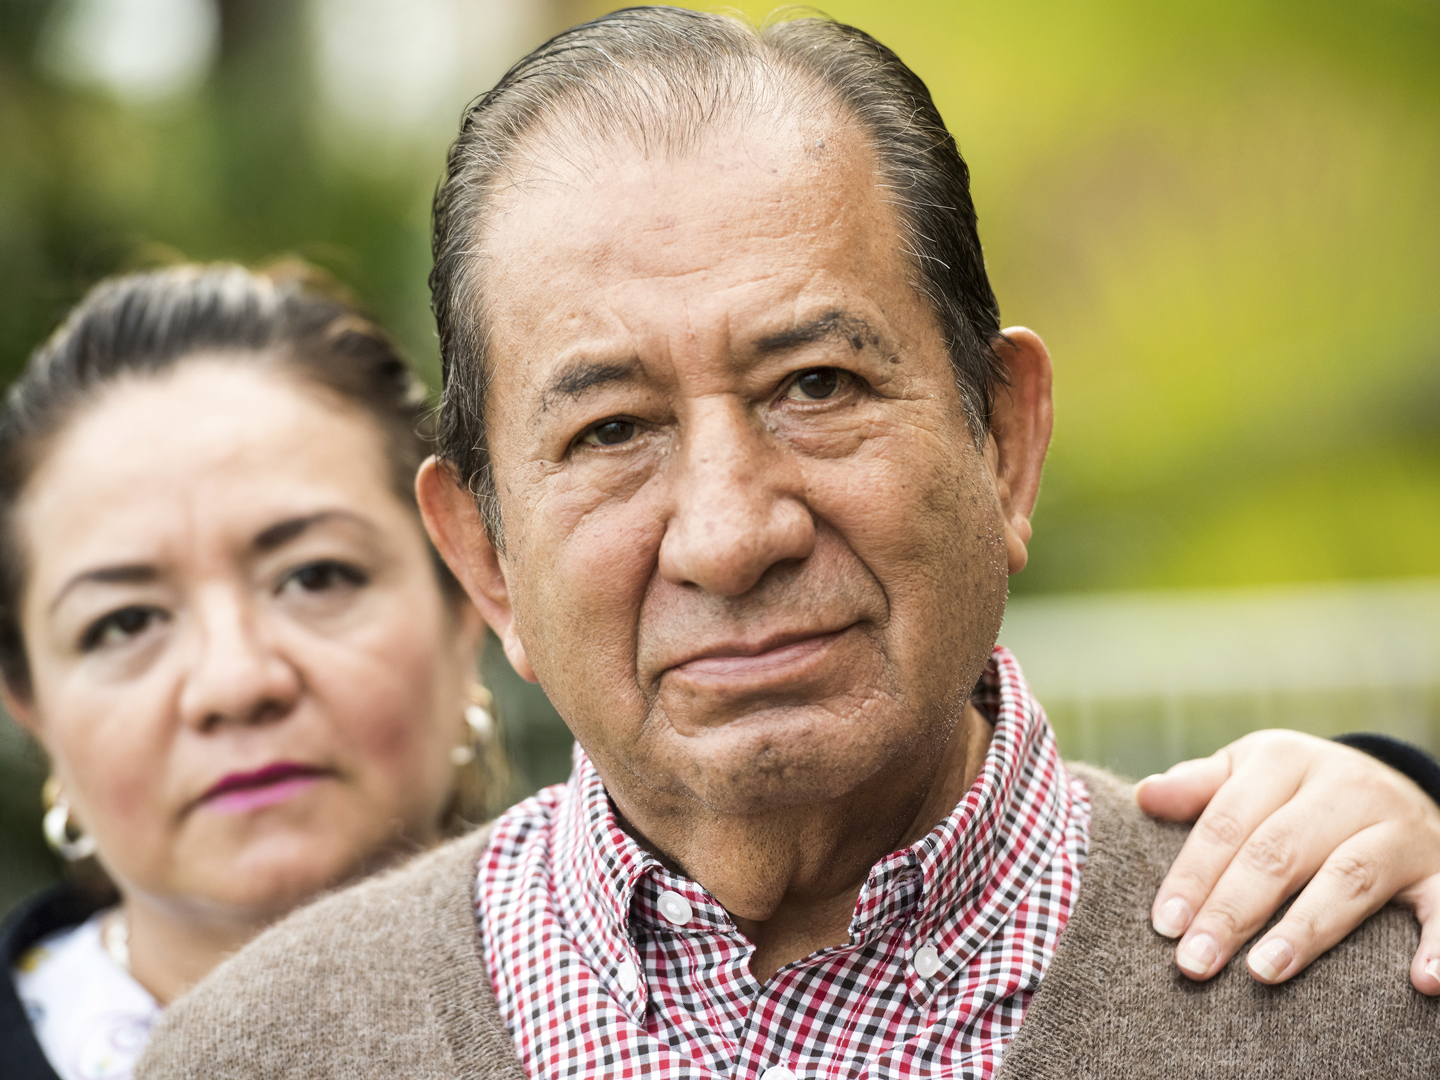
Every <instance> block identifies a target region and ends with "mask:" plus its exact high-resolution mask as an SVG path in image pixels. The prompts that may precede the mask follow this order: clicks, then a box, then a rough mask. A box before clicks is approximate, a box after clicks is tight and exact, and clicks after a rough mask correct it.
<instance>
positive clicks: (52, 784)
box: [41, 776, 95, 862]
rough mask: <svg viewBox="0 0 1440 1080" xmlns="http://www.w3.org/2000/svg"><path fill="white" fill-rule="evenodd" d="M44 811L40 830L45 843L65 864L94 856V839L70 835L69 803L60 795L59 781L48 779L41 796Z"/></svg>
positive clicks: (85, 835)
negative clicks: (43, 834) (44, 807)
mask: <svg viewBox="0 0 1440 1080" xmlns="http://www.w3.org/2000/svg"><path fill="white" fill-rule="evenodd" d="M41 798H42V799H43V801H44V803H45V806H46V810H45V818H44V821H43V822H42V823H41V829H42V831H43V832H44V833H45V842H46V843H47V844H49V845H50V846H51V848H53V849H54V850H55V851H56V852H57V853H58V854H59V856H60V857H61V858H62V859H64V860H65V861H66V862H79V861H80V860H81V859H88V858H89V857H90V856H91V855H94V854H95V837H93V836H91V835H90V834H89V833H85V832H78V831H77V832H76V833H75V834H74V835H73V836H72V835H71V833H70V803H69V801H68V800H66V798H65V796H63V795H61V794H60V781H58V780H56V779H55V777H53V776H52V777H50V779H49V780H46V781H45V789H44V791H43V793H42V795H41Z"/></svg>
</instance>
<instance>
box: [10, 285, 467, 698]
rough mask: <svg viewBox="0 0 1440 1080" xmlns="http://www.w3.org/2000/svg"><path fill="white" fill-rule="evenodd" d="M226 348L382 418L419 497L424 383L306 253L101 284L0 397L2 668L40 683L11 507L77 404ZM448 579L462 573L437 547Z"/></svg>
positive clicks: (20, 689)
mask: <svg viewBox="0 0 1440 1080" xmlns="http://www.w3.org/2000/svg"><path fill="white" fill-rule="evenodd" d="M200 356H219V357H223V358H225V359H227V360H229V359H233V360H234V361H235V362H237V363H245V364H252V365H256V366H263V367H266V368H269V369H271V370H274V371H277V372H283V373H285V374H288V375H292V376H297V377H299V378H300V379H302V380H304V381H306V382H308V383H310V384H312V385H314V386H316V387H318V388H320V389H322V390H323V391H327V392H328V393H329V394H331V395H333V396H334V397H336V398H337V399H339V400H340V401H341V402H343V403H345V404H346V405H348V406H350V407H352V408H354V409H355V410H357V411H358V412H359V413H361V414H362V415H364V416H366V417H368V418H369V419H370V420H371V421H373V422H374V423H375V425H376V426H377V428H378V429H379V431H380V432H381V434H382V436H383V439H384V446H385V456H386V460H387V462H388V465H389V468H390V482H391V485H392V486H393V487H394V490H395V493H396V494H397V495H398V496H400V498H401V499H403V500H406V501H408V502H410V503H411V504H412V505H413V504H414V500H415V493H414V492H415V489H414V478H415V471H416V469H417V468H418V467H419V465H420V463H421V462H422V461H423V460H424V459H425V457H426V456H427V455H428V454H429V452H430V448H431V440H430V437H429V435H428V433H427V430H426V428H427V405H426V392H425V387H424V385H423V384H422V383H421V382H420V381H419V379H418V378H416V376H415V375H414V374H413V372H412V371H411V368H410V366H409V365H408V364H407V363H406V362H405V359H404V357H403V356H402V355H401V353H400V352H399V350H398V349H397V347H396V346H395V344H394V343H393V342H392V341H391V339H390V338H389V337H388V336H387V335H386V334H385V333H384V331H382V330H381V329H380V328H379V327H378V326H376V325H375V324H374V323H373V322H371V321H369V320H368V319H366V318H365V317H364V316H362V315H361V314H360V312H359V310H358V309H357V308H356V307H355V306H354V304H352V303H351V302H350V301H348V300H347V299H346V298H345V297H344V296H343V295H342V293H341V292H340V290H339V289H338V287H336V286H335V285H333V283H330V282H328V281H327V280H326V279H324V278H323V277H322V276H321V275H319V274H318V273H317V272H316V271H314V270H312V269H310V268H308V267H306V266H304V265H302V264H298V263H285V264H280V265H279V266H277V267H275V268H274V269H272V270H269V271H260V272H257V271H251V270H246V269H244V268H243V267H240V266H234V265H226V264H218V265H213V266H194V265H190V266H179V267H174V268H170V269H166V270H159V271H151V272H146V273H138V274H131V275H128V276H126V277H120V278H115V279H113V280H110V281H105V282H102V283H101V284H99V285H97V286H96V287H95V288H94V289H92V290H91V291H90V293H89V294H88V295H87V296H86V297H85V298H84V299H83V300H82V301H81V302H80V304H79V305H78V306H77V307H76V308H75V309H74V310H73V311H72V312H71V313H70V316H69V317H68V318H67V319H66V320H65V322H64V323H63V324H62V325H61V326H60V328H59V329H58V330H56V331H55V333H54V334H53V335H52V336H51V337H50V339H49V340H48V341H46V342H45V343H44V344H43V345H42V346H40V348H39V349H37V350H36V351H35V353H34V354H33V355H32V356H31V358H30V362H29V364H28V366H27V367H26V368H25V371H24V372H23V373H22V374H21V375H20V377H19V379H18V380H16V382H15V383H14V384H13V385H12V386H11V387H10V391H9V393H8V394H7V395H6V397H5V400H4V404H3V406H0V677H3V678H4V680H5V684H6V686H7V687H8V688H9V689H10V692H11V693H14V694H15V695H16V696H17V697H20V698H22V699H24V698H28V697H29V696H30V694H31V684H30V667H29V662H28V659H27V655H26V649H25V639H24V634H23V632H22V630H21V622H20V604H21V600H22V597H23V594H24V591H25V581H26V574H27V563H28V557H27V552H26V551H25V550H24V544H23V543H22V542H21V538H20V536H19V534H18V530H17V528H16V521H15V511H16V507H17V505H18V504H19V502H20V500H21V498H22V497H23V495H24V493H25V488H26V485H27V484H28V483H29V482H30V478H31V477H32V476H33V475H34V473H35V471H36V470H37V469H38V468H39V466H40V465H41V463H42V462H43V461H44V459H45V456H46V454H47V453H48V452H49V450H50V448H51V446H52V444H53V442H54V440H55V438H56V436H57V435H58V434H59V433H60V432H61V431H62V430H63V429H64V427H65V425H66V423H67V422H68V421H69V420H70V419H71V418H72V417H73V416H74V415H75V413H76V412H77V410H79V409H81V408H83V407H84V406H85V405H86V404H88V403H90V402H92V401H94V400H95V399H96V398H98V397H99V396H100V395H101V394H102V393H103V392H104V391H105V389H106V388H107V387H110V386H112V385H113V384H115V383H117V382H119V381H121V380H124V379H127V378H135V377H147V376H156V375H162V374H164V373H166V372H168V371H170V370H172V369H174V368H175V367H177V366H178V365H180V364H181V363H183V362H185V361H186V360H187V359H190V358H195V357H200ZM435 561H436V569H437V573H438V574H440V582H441V585H442V587H443V588H444V589H445V590H446V591H447V592H448V593H449V594H451V595H452V596H457V597H458V595H459V594H460V590H459V587H458V584H457V583H456V582H455V579H454V578H453V577H452V576H451V575H450V573H449V572H448V570H445V569H444V564H443V563H442V562H440V560H439V559H438V557H437V558H436V560H435Z"/></svg>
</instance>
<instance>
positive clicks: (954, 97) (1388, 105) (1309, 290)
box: [0, 0, 1440, 907]
mask: <svg viewBox="0 0 1440 1080" xmlns="http://www.w3.org/2000/svg"><path fill="white" fill-rule="evenodd" d="M537 2H538V0H537ZM553 6H554V10H555V19H556V28H558V27H559V25H562V24H563V23H564V22H573V21H578V20H579V19H581V18H584V17H588V16H589V15H593V14H598V13H600V12H601V11H603V10H605V9H606V7H608V6H610V5H605V6H597V5H594V4H589V3H586V2H568V3H567V2H559V0H557V2H556V3H554V5H553ZM697 6H713V5H697ZM739 6H740V7H741V8H742V9H743V10H745V11H746V12H747V13H748V14H750V15H751V16H752V17H755V18H763V17H764V16H765V15H766V14H767V13H768V12H769V9H770V5H769V4H755V3H743V4H741V5H739ZM825 6H826V9H827V10H828V12H829V13H830V14H832V15H833V16H835V17H836V18H839V19H841V20H844V21H848V22H853V23H855V24H857V25H860V26H862V27H864V28H866V29H867V30H869V31H871V32H872V33H874V34H875V35H876V36H878V37H879V38H880V39H881V40H883V41H885V42H886V43H887V44H889V45H890V46H892V47H893V48H894V49H895V50H896V51H897V52H898V53H899V54H900V55H901V56H902V57H903V58H904V59H905V60H906V61H908V62H909V63H910V64H911V65H912V66H913V67H914V68H915V69H916V70H917V71H918V72H919V73H920V74H921V75H922V76H923V77H924V78H925V79H926V80H927V82H928V83H929V85H930V86H931V88H932V90H933V91H934V94H935V97H936V99H937V101H938V102H939V104H940V107H941V110H942V111H943V113H944V114H945V116H946V118H947V120H948V122H949V123H950V125H951V127H952V129H953V130H954V131H955V133H956V135H957V138H958V140H959V143H960V146H961V149H962V151H963V152H964V153H965V155H966V157H967V159H968V161H969V162H970V165H971V168H972V173H973V180H974V188H975V194H976V201H977V204H978V206H979V209H980V214H981V231H982V236H983V239H984V241H985V246H986V251H987V255H988V259H989V266H990V269H991V273H992V275H993V278H994V282H995V286H996V291H997V293H998V295H999V297H1000V301H1001V305H1002V310H1003V312H1004V315H1005V319H1006V321H1007V323H1023V324H1025V325H1028V326H1030V327H1032V328H1033V329H1035V330H1037V331H1038V332H1039V333H1041V335H1042V336H1044V338H1045V339H1046V341H1047V342H1048V344H1049V346H1050V349H1051V352H1052V355H1053V357H1054V360H1055V370H1056V391H1055V393H1056V402H1057V426H1056V434H1055V442H1054V448H1053V451H1052V454H1051V459H1050V463H1049V468H1048V474H1047V481H1046V486H1045V490H1044V493H1043V497H1042V501H1041V506H1040V509H1039V512H1038V514H1037V518H1036V537H1035V541H1034V544H1033V546H1032V551H1031V562H1030V567H1029V568H1028V569H1027V570H1026V571H1025V573H1024V574H1022V575H1021V576H1020V577H1018V578H1017V579H1016V581H1015V590H1016V591H1017V592H1019V593H1040V592H1051V591H1057V590H1081V589H1110V588H1147V587H1158V586H1209V585H1244V584H1252V583H1263V582H1281V581H1305V580H1326V579H1337V578H1385V577H1404V576H1409V575H1422V574H1424V575H1434V574H1440V212H1437V205H1440V7H1437V6H1436V4H1435V3H1433V2H1432V0H1365V2H1361V0H1306V2H1304V3H1301V2H1299V0H1207V2H1205V3H1197V2H1193V0H1191V2H1185V3H1178V4H1155V3H1151V2H1146V0H1080V2H1075V0H1009V2H1007V3H1004V4H995V3H980V2H975V0H835V2H833V3H830V4H828V5H825ZM219 8H220V28H221V32H220V45H219V52H218V58H217V61H216V63H215V66H214V68H213V71H212V72H211V75H210V77H209V78H208V79H207V80H206V81H205V83H204V84H203V85H202V86H201V87H200V88H199V89H198V90H196V91H195V92H193V93H190V94H187V95H184V96H181V97H179V98H172V99H168V100H164V101H160V102H155V103H152V104H149V105H144V106H140V105H133V104H129V105H127V104H124V103H122V102H121V101H119V100H116V99H115V98H113V97H110V96H108V95H107V94H106V93H105V92H104V91H103V90H100V89H94V88H85V87H82V86H77V85H73V84H68V83H63V82H60V81H57V80H56V79H55V78H54V77H53V76H51V75H47V74H46V73H45V71H44V69H43V68H42V66H41V65H39V64H38V63H37V61H36V56H37V43H38V42H39V41H40V39H41V35H42V33H43V31H44V28H45V23H46V20H47V19H48V18H50V17H51V16H52V14H53V11H54V10H55V4H54V3H51V2H48V0H0V379H5V380H8V379H9V378H10V377H12V376H13V374H14V372H16V371H17V370H18V369H19V368H20V366H21V365H22V364H23V363H24V360H25V358H26V356H27V354H28V353H29V351H30V350H31V349H32V348H33V347H34V346H35V345H36V344H37V343H38V342H39V341H40V340H41V339H42V338H43V337H44V336H45V335H46V334H47V333H48V332H49V331H50V329H51V328H52V327H53V326H54V325H55V323H56V322H57V320H58V319H59V318H60V317H61V316H62V315H63V313H64V312H65V310H66V309H67V307H68V306H69V305H70V304H72V303H73V302H74V301H75V300H76V299H78V298H79V297H80V295H81V294H82V293H83V292H84V290H85V289H86V288H87V287H88V286H89V285H91V284H92V283H93V282H94V281H95V280H97V279H98V278H100V277H102V276H104V275H107V274H111V273H114V272H117V271H121V270H125V269H129V268H134V267H139V266H144V265H148V264H151V263H154V262H158V261H165V260H169V259H173V258H177V257H184V258H190V259H201V260H208V259H239V260H242V261H249V262H255V261H264V260H267V259H270V258H274V257H277V256H281V255H284V254H287V253H298V254H300V255H302V256H304V257H306V258H308V259H310V260H312V261H314V262H317V263H319V264H321V265H322V266H325V267H327V268H328V269H330V270H331V271H332V272H334V273H335V274H336V275H337V276H338V277H339V278H340V279H341V280H342V281H344V282H346V283H347V284H348V285H350V286H351V287H352V288H353V289H354V290H355V292H356V293H357V295H358V296H359V297H360V298H361V299H362V301H363V302H364V303H365V304H366V305H368V306H369V308H370V309H371V310H372V311H373V312H374V314H375V315H376V316H377V317H378V318H379V319H380V320H381V321H382V322H384V323H385V324H386V325H387V326H389V327H390V328H391V329H392V330H393V331H394V332H395V333H396V335H397V336H398V337H399V338H400V340H401V341H402V342H403V343H404V344H405V345H406V347H407V348H408V349H409V351H410V352H411V354H412V355H413V356H414V357H415V358H416V359H417V361H418V362H419V364H420V366H421V368H422V370H423V371H424V372H425V373H426V374H427V376H428V377H429V378H431V380H432V381H433V380H434V378H435V374H436V371H437V363H436V357H435V344H434V334H433V330H432V328H431V325H430V318H429V313H428V307H427V293H426V286H425V275H426V272H427V270H428V267H429V253H428V221H427V217H428V207H429V196H430V193H431V191H432V190H433V186H434V183H435V180H436V178H437V176H438V175H439V172H440V169H441V165H442V162H443V155H444V150H445V145H444V142H445V139H444V137H443V136H436V137H434V138H431V137H430V136H428V135H425V136H423V137H422V136H418V135H417V137H416V138H413V139H410V140H409V141H407V142H406V143H405V145H403V146H392V147H386V146H383V145H377V144H375V143H373V142H367V143H365V144H363V145H355V144H354V141H353V139H352V138H351V137H350V136H349V135H348V134H347V133H346V132H345V131H344V130H343V129H341V128H338V127H337V126H336V125H335V123H334V121H333V118H331V117H329V116H327V114H326V113H325V111H324V109H323V108H322V107H321V106H320V105H319V104H318V101H319V99H320V95H319V94H318V93H317V90H316V82H315V74H314V65H313V62H312V58H311V41H310V37H309V36H308V31H307V23H306V16H305V11H306V5H305V4H302V3H293V2H290V0H223V2H221V3H220V5H219ZM473 89H474V91H475V92H477V93H478V92H479V91H481V90H483V89H484V87H483V86H478V85H477V86H475V87H474V88H473ZM463 105H464V102H463V101H461V100H457V101H456V102H455V103H454V109H455V114H456V115H457V116H458V115H459V112H460V110H461V108H462V106H463ZM122 450H123V448H117V452H120V451H122ZM491 659H492V660H493V659H494V658H493V657H492V658H491ZM493 666H494V665H493V664H487V668H488V667H493ZM493 677H494V678H495V679H496V680H499V681H503V680H504V675H503V673H501V672H500V669H499V668H496V673H495V674H494V676H493ZM512 689H513V690H514V694H515V695H516V696H515V698H514V700H515V701H516V702H518V703H523V709H521V710H520V711H521V712H522V714H524V715H529V714H530V713H533V715H534V716H536V717H538V718H539V719H538V720H537V724H538V725H539V726H538V727H536V728H534V729H530V728H526V727H525V726H524V725H523V724H522V725H520V729H519V730H518V731H517V734H516V736H515V741H514V748H515V750H516V752H517V756H518V757H519V758H520V762H519V764H520V772H521V774H522V775H523V776H526V777H528V778H529V781H530V782H531V783H536V782H539V781H541V780H543V779H549V778H551V776H552V774H553V773H554V772H555V769H556V767H557V766H556V761H558V760H560V759H559V758H558V757H557V754H558V753H559V752H560V751H559V749H558V748H560V747H561V745H562V744H563V741H564V732H563V730H562V729H560V728H558V727H557V726H556V725H557V723H558V721H557V720H556V719H555V718H554V715H553V712H546V711H545V703H544V701H543V697H538V696H536V695H533V694H532V695H531V696H530V697H523V696H521V691H519V690H518V689H514V688H512ZM517 708H519V706H517ZM525 710H530V713H525ZM12 741H13V740H12ZM552 744H554V745H552ZM0 749H4V748H0ZM15 760H16V759H15V757H14V755H13V754H10V753H0V763H3V761H10V762H14V761H15ZM562 766H563V763H562ZM5 767H6V768H7V769H9V770H10V771H9V772H8V773H7V776H6V778H3V781H0V792H3V793H4V796H5V797H4V798H0V834H11V835H23V836H27V837H33V836H35V835H36V833H35V830H36V828H37V827H38V810H37V809H36V808H35V807H36V803H35V794H36V785H37V784H38V778H39V774H40V772H41V769H42V766H41V765H40V764H39V763H38V761H37V760H35V759H34V757H33V755H32V756H31V757H28V758H25V759H24V763H23V765H21V766H14V765H13V764H12V765H9V766H5ZM16 768H19V770H20V771H19V772H18V773H17V772H15V769H16ZM30 843H31V847H30V848H23V849H22V848H16V849H15V851H16V852H17V853H16V854H15V856H14V858H13V859H12V858H10V856H9V855H8V850H9V847H8V845H7V855H6V858H5V859H4V860H0V862H3V864H4V865H3V866H0V907H3V906H4V904H5V901H6V899H7V894H9V895H13V893H14V890H16V889H19V888H21V887H22V886H23V884H24V883H25V882H27V881H29V880H31V879H32V878H33V877H34V875H36V874H43V873H45V872H47V870H46V867H45V864H44V857H43V855H41V854H39V853H37V852H36V851H35V850H31V848H33V846H34V845H33V841H31V842H30ZM27 875H29V876H27Z"/></svg>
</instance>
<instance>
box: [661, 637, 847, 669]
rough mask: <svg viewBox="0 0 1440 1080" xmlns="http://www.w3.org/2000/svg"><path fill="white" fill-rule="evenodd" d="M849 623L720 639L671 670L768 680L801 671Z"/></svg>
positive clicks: (835, 638) (822, 651) (832, 642)
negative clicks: (755, 637) (820, 629)
mask: <svg viewBox="0 0 1440 1080" xmlns="http://www.w3.org/2000/svg"><path fill="white" fill-rule="evenodd" d="M849 629H850V627H844V628H842V629H840V630H830V631H825V632H822V633H814V632H800V633H782V634H775V635H772V636H770V637H767V638H761V639H759V640H755V641H748V642H747V641H730V642H720V643H716V644H713V645H709V646H706V647H705V648H703V649H700V650H698V651H696V652H695V653H692V654H691V655H690V656H688V657H686V658H685V659H684V660H681V661H680V662H679V663H677V664H674V665H672V666H671V667H670V669H669V670H670V671H672V672H675V673H676V674H680V675H683V676H685V677H687V678H690V679H696V680H700V681H706V682H708V681H710V680H719V681H722V682H728V681H731V680H737V681H742V682H745V681H750V680H759V681H768V680H770V679H772V678H781V679H783V678H785V677H786V676H787V675H791V674H799V673H800V671H801V670H802V669H804V668H805V667H807V666H809V662H811V661H813V660H816V659H818V658H819V657H820V656H821V655H822V654H823V653H825V652H827V651H829V649H830V647H831V646H833V645H834V644H835V643H836V642H837V641H839V640H840V638H841V637H843V636H844V635H845V633H846V632H847V631H848V630H849Z"/></svg>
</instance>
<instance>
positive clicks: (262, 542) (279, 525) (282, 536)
mask: <svg viewBox="0 0 1440 1080" xmlns="http://www.w3.org/2000/svg"><path fill="white" fill-rule="evenodd" d="M337 520H339V521H348V522H351V523H352V524H355V525H359V526H361V527H363V528H365V529H367V530H369V531H372V532H373V531H374V530H375V525H374V524H373V523H372V522H371V521H369V520H368V519H366V518H364V517H361V516H360V515H359V514H355V513H351V512H350V511H349V510H321V511H319V512H318V513H314V514H305V515H303V516H301V517H293V518H286V519H285V520H284V521H277V522H276V523H275V524H274V525H270V526H268V527H267V528H264V529H261V530H260V532H259V533H258V534H257V535H256V537H255V539H254V541H253V542H252V543H251V545H250V546H251V547H253V548H254V549H255V550H256V551H259V552H266V551H274V550H275V549H276V548H278V547H283V546H284V545H286V544H288V543H289V542H290V541H291V540H294V539H295V538H296V537H297V536H299V535H300V534H301V533H303V532H305V530H307V529H311V528H314V527H315V526H316V525H322V524H325V523H326V522H329V521H337Z"/></svg>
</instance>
